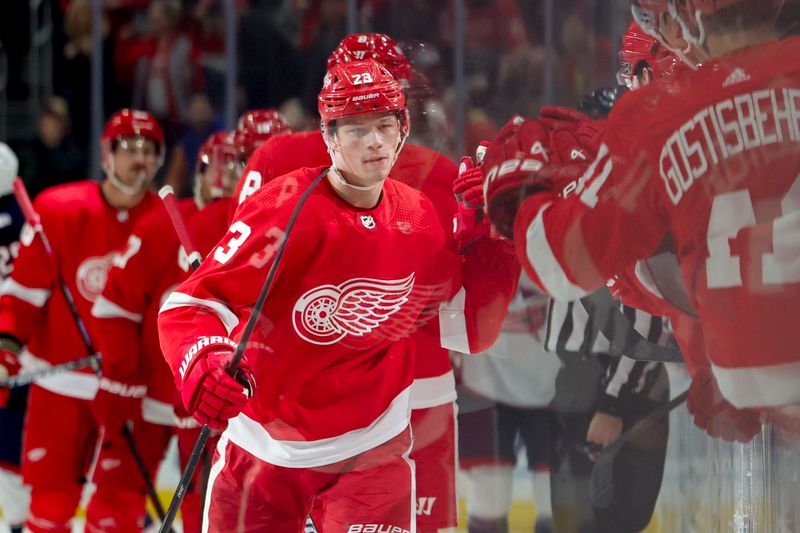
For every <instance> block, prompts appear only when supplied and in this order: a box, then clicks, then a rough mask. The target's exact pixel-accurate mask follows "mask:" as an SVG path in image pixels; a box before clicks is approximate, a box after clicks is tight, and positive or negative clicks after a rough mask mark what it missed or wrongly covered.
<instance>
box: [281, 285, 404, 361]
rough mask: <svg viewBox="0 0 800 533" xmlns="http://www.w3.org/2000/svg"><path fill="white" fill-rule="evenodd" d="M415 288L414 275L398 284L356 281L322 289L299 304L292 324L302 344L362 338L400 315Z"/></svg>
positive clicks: (314, 291) (330, 342) (303, 298)
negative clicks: (351, 337) (303, 341)
mask: <svg viewBox="0 0 800 533" xmlns="http://www.w3.org/2000/svg"><path fill="white" fill-rule="evenodd" d="M413 288H414V274H413V273H412V274H410V275H409V276H408V277H407V278H405V279H398V280H388V281H387V280H381V279H366V278H355V279H351V280H349V281H346V282H344V283H342V284H341V285H339V286H335V285H322V286H320V287H316V288H314V289H311V290H310V291H308V292H306V293H305V294H304V295H303V296H301V297H300V299H299V300H297V303H295V304H294V314H293V315H292V324H293V325H294V329H295V331H296V332H297V334H298V335H299V336H300V337H301V338H302V339H303V340H306V341H308V342H310V343H312V344H318V345H320V346H326V345H328V344H333V343H335V342H338V341H340V340H341V339H342V338H344V337H345V336H346V335H348V334H350V335H353V336H356V337H362V336H364V335H366V334H368V333H371V332H372V331H373V330H374V329H376V328H377V327H379V326H380V325H381V324H382V323H383V322H386V320H387V319H388V318H389V317H390V316H392V315H393V314H395V313H396V312H398V311H399V310H400V308H401V307H402V306H403V304H405V303H406V302H407V301H408V296H409V295H410V294H411V291H412V289H413Z"/></svg>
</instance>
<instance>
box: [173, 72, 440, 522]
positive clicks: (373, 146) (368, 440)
mask: <svg viewBox="0 0 800 533" xmlns="http://www.w3.org/2000/svg"><path fill="white" fill-rule="evenodd" d="M319 111H320V114H321V115H322V127H323V129H324V138H325V141H326V143H328V145H329V146H330V150H331V154H332V159H333V165H332V166H331V167H330V168H327V167H316V168H311V169H308V168H304V169H300V170H297V171H295V172H292V173H290V174H288V175H286V176H283V177H280V178H278V179H276V180H273V181H271V182H269V183H267V184H266V185H264V186H263V187H262V188H261V189H260V190H259V191H258V192H256V193H255V194H254V195H253V196H252V197H250V198H249V199H247V200H246V201H245V202H244V203H243V204H242V205H241V206H240V207H239V209H238V211H237V213H236V217H235V219H234V221H233V224H232V225H231V228H230V229H229V232H228V235H226V237H225V238H224V239H223V240H222V241H221V243H220V245H219V246H218V247H217V248H216V250H215V251H214V253H213V255H211V256H210V257H209V259H208V260H207V261H206V262H205V263H204V264H203V266H201V268H200V270H199V271H198V272H197V273H196V274H195V275H193V276H192V277H191V278H190V279H189V280H188V281H187V282H186V283H184V284H182V285H181V286H180V287H178V289H176V291H175V292H173V293H172V295H171V296H170V297H169V298H168V299H167V301H166V302H165V304H164V306H163V307H162V309H161V313H160V315H159V332H160V334H161V344H162V348H163V350H164V354H165V356H166V358H167V360H168V361H169V363H170V366H171V367H172V370H173V373H174V374H175V380H176V384H177V385H178V388H179V389H180V391H181V394H182V396H183V399H184V401H185V402H186V404H187V406H188V407H189V409H190V410H191V411H192V412H193V413H194V416H195V418H196V419H197V420H198V421H200V422H203V423H208V424H209V425H210V426H211V427H212V428H225V430H224V433H223V434H222V438H221V440H220V444H219V446H218V448H217V454H216V456H215V464H214V466H213V467H212V475H211V478H210V480H209V494H208V501H209V502H210V504H209V506H208V507H207V518H208V520H209V527H210V529H211V530H219V531H225V530H230V529H234V528H236V529H238V530H243V531H274V532H278V533H280V532H283V531H286V532H291V533H296V532H297V531H298V530H300V529H301V527H302V525H303V523H304V522H305V517H306V515H307V514H308V512H309V511H310V510H311V507H312V504H313V502H314V500H316V499H319V500H320V501H321V502H322V509H323V513H322V516H321V526H322V529H323V530H324V531H326V533H337V532H341V533H344V532H346V531H355V530H368V528H378V527H380V528H381V529H393V528H394V529H395V530H397V531H413V530H414V529H415V527H414V516H413V514H414V484H413V462H410V461H409V459H408V453H409V449H410V444H411V442H410V431H409V426H408V425H409V409H410V398H409V393H410V388H411V382H412V377H413V366H414V355H413V345H412V344H411V341H410V340H409V338H408V333H409V331H410V329H411V327H412V326H413V325H414V322H415V321H416V320H417V317H418V315H419V313H420V311H421V310H422V308H423V307H424V306H425V305H426V304H427V301H426V294H427V293H429V291H430V286H431V285H432V284H433V283H435V282H436V281H438V280H436V279H433V278H431V272H430V270H429V267H430V266H431V262H432V260H433V258H434V256H435V255H436V254H437V253H439V252H440V251H441V248H442V244H443V239H444V236H443V233H442V230H441V228H440V225H439V222H438V219H437V217H436V213H435V211H434V208H433V206H432V205H431V203H430V201H429V200H427V199H426V198H425V197H424V196H422V195H421V194H420V193H419V192H417V191H414V190H413V189H411V188H410V187H408V186H406V185H403V184H401V183H399V182H397V181H395V180H393V179H387V176H388V174H389V171H390V169H391V167H392V165H393V163H394V161H395V159H396V158H397V154H398V153H399V152H400V150H401V149H402V147H403V142H404V139H405V137H406V136H407V134H408V128H409V124H408V120H407V114H406V109H405V96H404V94H403V91H402V88H401V87H400V85H399V84H398V82H397V81H396V80H395V79H394V78H393V77H392V76H391V74H389V73H388V71H386V69H384V68H383V67H381V66H380V65H379V64H377V63H376V62H374V61H357V62H351V63H347V64H343V65H338V66H336V67H334V68H333V70H332V71H331V72H329V74H328V76H326V83H325V86H324V87H323V89H322V91H321V93H320V97H319ZM316 177H319V178H320V179H322V181H321V182H318V180H315V178H316ZM312 182H318V183H319V185H317V186H316V188H315V189H313V191H311V192H310V194H309V195H308V196H307V197H306V200H305V203H304V204H303V205H302V206H301V208H300V209H299V212H298V214H297V217H296V219H295V225H294V227H293V230H292V231H291V233H290V234H289V235H288V241H287V244H286V247H285V249H284V254H283V256H282V259H281V261H280V263H279V264H278V265H277V271H276V276H275V283H274V284H273V285H272V286H271V290H270V292H269V297H268V298H267V301H266V305H265V306H264V308H263V311H262V314H261V316H260V317H259V320H258V321H257V327H256V328H255V330H254V333H253V336H252V337H251V339H250V342H249V344H248V349H247V350H246V351H245V353H244V358H243V359H242V362H241V365H240V367H239V372H238V373H237V377H238V380H234V379H233V378H231V377H230V376H229V375H228V374H227V373H226V372H225V371H224V368H225V367H226V366H227V364H228V361H230V359H231V356H232V354H233V346H234V345H235V343H236V342H237V340H238V338H239V337H240V335H241V333H242V328H243V326H244V323H245V322H246V321H247V320H248V318H249V316H248V315H249V313H250V306H251V305H252V302H253V301H254V300H255V296H256V293H257V292H258V291H259V288H260V286H261V285H262V284H263V282H264V279H265V276H266V271H267V269H268V267H269V266H270V265H271V263H272V261H273V259H274V257H273V256H274V253H275V247H276V242H277V240H278V239H279V238H280V237H281V236H282V234H283V232H284V231H285V230H286V224H287V220H288V219H289V217H290V215H291V214H292V213H293V212H294V211H295V209H296V207H297V205H298V199H299V197H300V195H301V194H302V193H303V192H304V191H305V190H306V189H307V187H309V185H310V184H311V183H312ZM287 186H288V187H290V188H291V190H292V191H293V192H291V193H288V194H287V190H289V189H287ZM344 258H346V260H345V259H344ZM243 389H245V390H243ZM228 419H230V420H228ZM376 530H377V529H376Z"/></svg>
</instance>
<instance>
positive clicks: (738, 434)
mask: <svg viewBox="0 0 800 533" xmlns="http://www.w3.org/2000/svg"><path fill="white" fill-rule="evenodd" d="M686 408H687V409H688V410H689V413H690V414H691V415H692V417H693V418H694V425H696V426H697V427H699V428H700V429H703V430H705V432H706V433H708V434H709V435H710V436H712V437H715V438H717V437H718V438H722V439H724V440H726V441H738V442H749V441H750V440H751V439H752V438H753V437H755V436H756V435H757V434H758V433H760V432H761V421H760V419H759V413H758V412H757V411H755V410H753V409H737V408H735V407H734V406H733V405H731V404H730V402H728V401H727V400H726V399H725V398H723V397H722V393H721V392H720V390H719V387H718V386H717V380H716V378H714V375H713V374H712V373H711V368H710V367H707V366H703V367H699V368H698V369H697V371H696V372H695V375H694V376H693V377H692V384H691V386H690V387H689V398H688V399H687V400H686Z"/></svg>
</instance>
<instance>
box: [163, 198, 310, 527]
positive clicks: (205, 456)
mask: <svg viewBox="0 0 800 533" xmlns="http://www.w3.org/2000/svg"><path fill="white" fill-rule="evenodd" d="M158 195H159V196H160V197H161V200H162V201H163V202H164V208H165V209H166V210H167V214H168V215H169V219H170V221H171V222H172V227H173V229H174V230H175V233H176V234H177V236H178V240H179V241H180V243H181V246H183V249H184V250H185V251H186V255H187V256H188V258H189V266H191V268H192V271H195V270H197V269H198V268H200V265H201V264H202V256H201V255H200V252H198V251H197V248H196V247H195V244H194V241H192V237H191V235H189V231H188V230H187V228H186V224H185V223H184V221H183V217H181V213H180V210H179V209H178V202H177V201H176V200H175V191H174V190H173V189H172V187H171V186H169V185H164V186H163V187H161V189H159V191H158ZM287 233H288V230H287ZM200 461H202V467H201V475H200V480H201V485H202V488H201V489H200V494H201V506H200V508H201V509H204V508H205V497H206V489H207V488H208V476H209V474H210V471H211V460H210V454H209V450H208V447H207V446H205V445H204V446H203V453H202V455H201V457H200ZM305 531H306V533H317V528H316V526H315V525H314V522H313V521H312V520H311V516H309V517H308V518H307V519H306V526H305Z"/></svg>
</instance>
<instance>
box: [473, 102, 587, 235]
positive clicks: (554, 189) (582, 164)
mask: <svg viewBox="0 0 800 533" xmlns="http://www.w3.org/2000/svg"><path fill="white" fill-rule="evenodd" d="M567 118H568V117H567ZM586 120H588V119H586ZM560 124H561V121H559V120H555V119H553V120H549V122H548V121H544V122H543V121H541V120H531V119H526V118H523V117H520V116H519V115H517V116H515V117H514V118H512V119H511V120H510V121H509V122H508V123H507V124H506V125H505V126H503V129H502V130H500V133H499V134H498V135H497V137H495V139H494V140H493V141H492V144H491V145H490V146H489V149H488V151H487V152H486V161H485V162H484V165H483V167H484V172H485V173H486V180H485V183H484V192H485V195H486V211H487V213H488V215H489V218H490V219H491V221H492V225H493V226H494V227H495V229H497V231H498V232H499V233H500V234H501V235H503V236H504V237H507V238H509V239H510V238H512V237H513V232H514V218H515V217H516V214H517V211H518V209H519V206H520V205H521V204H522V202H524V201H525V199H526V198H528V197H529V196H531V195H534V194H538V193H549V194H550V195H551V196H555V194H560V195H562V196H566V195H567V194H568V192H569V191H570V190H575V187H577V183H578V180H579V178H580V177H581V176H582V175H583V173H584V172H585V171H586V168H587V167H588V165H589V163H590V161H591V160H592V159H593V154H588V153H587V151H586V149H585V148H583V145H582V144H581V143H580V142H579V141H578V139H577V138H576V136H575V131H576V130H575V127H574V121H572V122H569V121H568V122H564V126H563V127H562V126H561V125H560Z"/></svg>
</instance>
